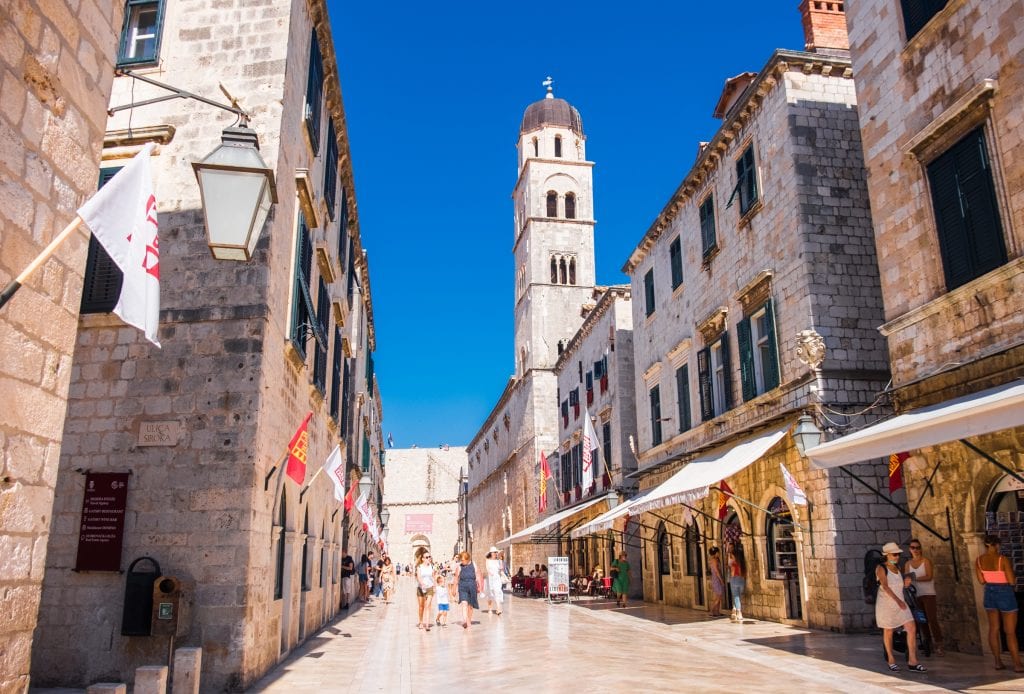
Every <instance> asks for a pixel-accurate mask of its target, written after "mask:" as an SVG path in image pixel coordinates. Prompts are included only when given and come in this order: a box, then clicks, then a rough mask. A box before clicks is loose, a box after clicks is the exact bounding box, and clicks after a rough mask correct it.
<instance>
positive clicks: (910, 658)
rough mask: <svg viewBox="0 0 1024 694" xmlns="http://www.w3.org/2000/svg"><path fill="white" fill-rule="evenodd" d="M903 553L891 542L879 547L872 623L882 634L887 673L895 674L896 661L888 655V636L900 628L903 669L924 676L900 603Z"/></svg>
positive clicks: (911, 620)
mask: <svg viewBox="0 0 1024 694" xmlns="http://www.w3.org/2000/svg"><path fill="white" fill-rule="evenodd" d="M902 554H903V550H902V549H900V546H899V545H897V544H896V543H895V542H888V543H886V545H885V546H884V547H882V555H883V556H884V557H885V562H884V563H883V564H880V565H879V566H878V568H876V569H875V578H877V579H878V597H877V599H876V600H875V623H876V624H877V625H878V628H879V629H881V630H882V640H883V642H884V643H885V657H886V660H887V661H888V662H889V669H890V670H892V671H893V672H898V671H899V669H900V666H899V665H897V664H896V657H895V656H894V655H893V652H892V635H893V632H895V631H896V630H897V629H899V628H900V627H903V628H904V629H905V630H906V632H907V669H908V670H910V671H911V672H925V667H924V665H921V663H919V662H918V660H917V633H916V629H915V626H916V625H915V624H914V615H912V614H911V613H910V610H909V609H908V608H907V603H905V602H903V588H904V587H905V585H906V583H905V581H904V579H903V573H902V572H901V571H900V566H899V561H900V555H902Z"/></svg>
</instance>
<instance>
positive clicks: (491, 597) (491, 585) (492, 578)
mask: <svg viewBox="0 0 1024 694" xmlns="http://www.w3.org/2000/svg"><path fill="white" fill-rule="evenodd" d="M504 569H505V567H504V566H502V562H501V558H500V557H499V556H498V548H497V547H491V549H490V550H489V551H488V552H487V559H486V560H485V561H484V570H485V571H486V572H487V578H486V580H485V582H484V593H485V594H486V595H487V609H488V610H490V611H492V612H494V614H501V603H502V600H504V597H505V594H504V592H503V591H502V589H501V572H502V571H503V570H504ZM494 603H498V609H497V611H495V609H494Z"/></svg>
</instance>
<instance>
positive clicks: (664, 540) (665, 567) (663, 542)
mask: <svg viewBox="0 0 1024 694" xmlns="http://www.w3.org/2000/svg"><path fill="white" fill-rule="evenodd" d="M671 543H672V538H670V537H669V534H668V530H666V529H665V523H664V522H662V523H659V524H658V573H659V574H661V575H662V576H668V575H669V574H670V573H671V572H672V568H671V567H672V546H671Z"/></svg>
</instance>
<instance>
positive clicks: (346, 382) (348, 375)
mask: <svg viewBox="0 0 1024 694" xmlns="http://www.w3.org/2000/svg"><path fill="white" fill-rule="evenodd" d="M351 388H352V372H351V369H350V367H349V360H348V359H345V360H343V361H342V365H341V426H340V429H341V437H342V438H345V437H347V436H348V431H349V419H350V417H349V409H348V408H349V391H350V390H351Z"/></svg>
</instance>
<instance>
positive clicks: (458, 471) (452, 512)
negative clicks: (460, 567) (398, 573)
mask: <svg viewBox="0 0 1024 694" xmlns="http://www.w3.org/2000/svg"><path fill="white" fill-rule="evenodd" d="M384 458H385V461H386V463H385V466H386V468H387V471H388V484H387V487H385V489H384V506H385V508H387V510H388V513H389V514H390V517H389V519H388V528H389V530H388V546H389V550H390V552H391V559H392V561H396V562H399V563H401V564H402V565H403V566H405V565H407V564H412V563H413V561H414V560H415V552H416V550H417V549H419V548H420V547H426V548H427V549H429V550H431V552H433V553H434V554H433V556H434V558H435V559H436V560H438V561H444V560H447V559H451V557H452V555H453V554H454V552H455V551H456V549H457V548H458V547H459V488H460V486H461V484H460V480H461V479H462V474H463V472H464V471H465V469H466V462H467V460H466V449H465V447H459V446H450V447H441V448H392V449H389V450H388V451H387V453H386V454H385V456H384Z"/></svg>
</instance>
